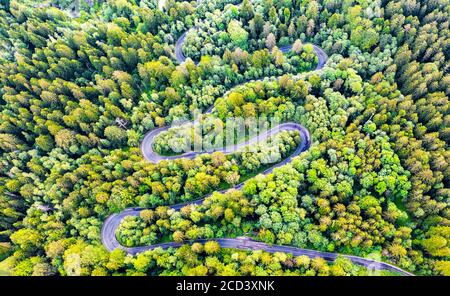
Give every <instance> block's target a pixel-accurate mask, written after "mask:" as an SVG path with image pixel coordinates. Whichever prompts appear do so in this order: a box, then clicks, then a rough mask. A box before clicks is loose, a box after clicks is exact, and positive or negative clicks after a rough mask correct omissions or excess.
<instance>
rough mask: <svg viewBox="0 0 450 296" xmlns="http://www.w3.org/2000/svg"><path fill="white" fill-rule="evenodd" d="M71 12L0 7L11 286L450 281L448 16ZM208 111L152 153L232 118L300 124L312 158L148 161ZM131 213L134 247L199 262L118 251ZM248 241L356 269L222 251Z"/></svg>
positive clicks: (317, 4) (285, 153)
mask: <svg viewBox="0 0 450 296" xmlns="http://www.w3.org/2000/svg"><path fill="white" fill-rule="evenodd" d="M70 3H71V1H65V0H48V1H32V0H11V1H10V0H2V1H0V213H1V215H0V275H1V274H9V275H17V276H39V275H45V276H50V275H311V276H314V275H326V276H328V275H329V276H343V275H349V276H358V275H370V274H371V272H372V271H371V270H370V269H368V268H365V267H364V266H361V265H358V264H354V263H353V262H352V261H351V260H349V259H348V258H347V257H345V255H355V256H360V257H364V258H366V257H367V258H369V257H370V258H373V257H375V258H377V260H378V261H383V262H386V263H389V264H392V265H394V266H397V267H398V268H401V269H402V270H405V271H407V272H409V273H412V274H415V275H444V276H445V275H446V276H449V275H450V208H449V202H450V199H449V197H450V186H449V185H450V182H449V181H450V166H449V163H450V150H449V148H448V145H449V141H450V104H449V100H448V98H449V94H450V73H449V66H450V63H449V56H450V31H449V21H450V20H449V18H448V15H449V14H450V3H449V2H448V0H408V1H405V0H402V1H390V0H375V1H373V0H282V1H275V0H251V1H250V0H244V1H241V0H208V1H179V0H167V1H166V2H165V6H164V7H162V8H161V7H160V6H159V3H158V1H156V0H128V1H127V0H80V11H79V13H78V15H74V14H73V13H71V12H70ZM184 33H186V35H185V39H184V43H183V44H182V46H181V48H182V52H183V53H184V55H185V57H186V60H185V61H183V62H181V63H180V61H179V59H178V58H177V41H178V40H179V38H180V37H181V36H182V35H183V34H184ZM314 46H318V47H320V48H321V49H322V50H323V51H324V52H325V53H326V54H327V56H328V60H327V61H326V64H325V66H323V67H322V68H320V69H318V67H319V66H321V65H320V63H319V62H320V60H319V57H318V55H317V52H316V50H315V47H314ZM210 107H212V109H210V110H211V112H209V113H207V114H205V116H204V118H203V119H202V128H201V129H199V130H198V129H197V130H195V129H194V128H193V125H192V124H183V125H178V126H175V127H172V128H169V129H168V130H167V131H165V132H162V133H160V134H159V135H158V136H157V137H155V140H154V143H153V145H152V149H153V150H154V152H156V153H158V154H160V155H179V154H180V153H182V151H184V150H186V149H191V147H190V144H193V143H195V142H196V139H197V138H199V137H200V138H203V139H205V138H206V140H211V139H208V138H207V136H208V134H210V132H211V130H212V129H214V127H217V126H219V127H226V125H228V124H229V122H228V121H227V119H229V118H232V117H233V118H234V117H239V118H243V119H244V122H243V123H242V126H243V127H245V128H247V129H251V128H252V127H251V126H250V124H249V123H248V122H249V121H246V119H250V118H255V117H257V118H265V119H274V120H276V121H277V122H280V123H286V122H293V123H297V124H300V125H301V126H303V127H305V129H307V130H308V131H309V135H310V137H311V144H310V146H309V147H308V149H305V150H304V151H302V152H301V153H300V154H298V155H295V156H294V157H290V156H291V155H293V153H294V151H295V150H296V149H297V147H299V145H306V144H305V141H304V138H302V135H301V134H299V133H298V132H297V131H282V132H280V133H278V134H277V135H274V136H273V137H271V138H268V139H266V140H265V141H262V142H260V143H258V144H257V145H252V146H249V147H245V148H243V149H241V150H239V151H235V152H233V153H229V154H226V153H222V152H212V153H204V154H201V155H198V156H196V157H194V158H177V159H174V160H163V161H160V162H158V163H152V162H151V161H148V160H147V159H145V158H144V157H143V155H142V151H141V142H142V140H143V138H144V137H145V135H146V134H147V133H148V132H150V131H152V130H155V129H158V128H162V127H165V126H170V125H172V124H175V123H177V122H184V121H186V120H192V116H193V112H194V110H200V111H203V112H205V113H206V111H207V110H208V109H209V108H210ZM257 130H258V129H257ZM186 137H187V138H190V139H191V141H190V143H189V145H188V144H186V143H185V142H183V139H185V138H186ZM214 140H215V141H217V142H221V140H222V137H220V136H217V135H215V136H214ZM243 140H245V139H240V138H233V141H234V142H239V141H243ZM202 144H203V142H202ZM288 158H289V161H288V162H287V163H281V162H282V161H283V160H285V159H288ZM276 164H278V165H277V167H276V168H274V169H273V170H271V171H270V172H269V173H266V170H267V169H269V168H271V167H272V166H274V165H276ZM242 183H243V185H239V186H238V184H242ZM228 189H230V190H228ZM184 203H187V205H186V206H183V207H181V208H180V209H174V205H177V204H184ZM189 203H192V204H189ZM133 207H139V208H142V210H141V211H140V213H139V215H137V216H127V217H125V218H124V219H123V220H122V221H121V223H120V225H118V227H117V230H116V231H115V233H114V235H115V238H117V240H118V242H119V243H120V244H121V245H122V246H123V247H127V248H135V247H142V246H152V245H157V244H161V243H167V242H175V243H179V244H180V245H181V246H180V247H169V248H161V247H156V248H154V249H148V250H146V251H144V252H140V253H138V254H130V253H128V252H126V250H125V249H121V248H117V249H115V250H112V251H111V250H109V249H108V248H106V247H105V246H104V244H103V242H102V227H103V226H104V223H105V221H106V220H107V219H108V217H110V216H111V215H114V214H118V213H121V212H122V211H124V210H126V209H128V208H133ZM242 236H248V237H251V239H252V240H254V241H257V242H261V243H266V244H268V245H283V246H291V247H296V248H302V249H310V250H316V251H324V252H332V253H336V254H339V256H338V257H337V259H336V260H334V261H333V262H328V261H326V260H324V259H323V258H321V257H312V258H311V257H308V256H293V255H292V254H289V253H283V252H275V253H270V252H266V251H263V250H238V249H233V248H227V247H222V246H221V245H220V244H219V243H218V242H216V241H215V239H216V240H217V239H220V238H238V237H242ZM203 239H205V240H206V242H204V243H201V242H198V241H197V240H203ZM194 241H197V242H194ZM379 274H380V275H395V273H393V272H390V271H381V272H380V273H379Z"/></svg>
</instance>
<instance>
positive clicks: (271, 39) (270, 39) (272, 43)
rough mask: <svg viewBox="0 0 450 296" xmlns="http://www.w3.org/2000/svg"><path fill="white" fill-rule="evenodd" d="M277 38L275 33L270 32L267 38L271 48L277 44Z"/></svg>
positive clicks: (268, 45)
mask: <svg viewBox="0 0 450 296" xmlns="http://www.w3.org/2000/svg"><path fill="white" fill-rule="evenodd" d="M276 42H277V41H276V39H275V35H274V34H273V33H270V34H269V35H267V38H266V47H267V48H268V49H270V50H272V48H273V47H274V46H275V45H276Z"/></svg>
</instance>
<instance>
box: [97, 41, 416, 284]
mask: <svg viewBox="0 0 450 296" xmlns="http://www.w3.org/2000/svg"><path fill="white" fill-rule="evenodd" d="M185 38H186V32H185V33H183V34H182V35H181V36H180V38H179V39H178V40H177V42H176V45H175V54H176V59H177V61H178V62H179V63H183V62H184V61H185V60H186V57H185V56H184V54H183V51H182V45H183V42H184V40H185ZM313 47H314V51H315V52H316V54H317V56H318V64H317V67H316V69H315V70H321V69H322V68H323V67H324V65H325V64H326V62H327V60H328V56H327V54H326V53H325V52H324V51H323V50H322V49H321V48H320V47H319V46H317V45H314V44H313ZM291 48H292V45H290V46H285V47H281V48H280V50H281V51H282V52H283V53H286V52H288V51H290V50H291ZM212 109H213V107H210V108H209V109H208V110H207V112H206V113H210V112H211V111H212ZM169 128H170V127H169V126H165V127H161V128H157V129H154V130H152V131H150V132H149V133H147V134H146V135H145V136H144V139H143V141H142V143H141V150H142V154H143V156H144V158H145V159H147V160H149V161H151V162H153V163H157V162H159V161H162V160H173V159H178V158H191V159H192V158H195V157H196V156H197V155H200V154H203V153H211V151H210V152H188V153H184V154H181V155H176V156H162V155H159V154H157V153H156V152H154V151H153V149H152V146H153V145H152V143H153V140H154V138H155V137H156V136H157V135H159V134H160V133H161V132H163V131H166V130H168V129H169ZM281 130H297V131H298V132H299V133H300V137H301V143H300V144H299V146H298V147H297V148H296V150H295V151H294V153H292V154H291V156H289V157H288V158H286V159H284V160H282V161H281V162H279V163H278V164H275V165H274V166H272V167H270V168H269V169H267V170H265V171H264V172H262V174H269V173H271V172H272V171H273V170H274V169H275V168H276V167H279V166H282V165H284V164H286V163H288V162H290V161H291V160H292V158H293V157H295V156H297V155H299V154H300V153H302V152H303V151H306V150H307V149H309V147H310V145H311V139H310V135H309V132H308V130H307V129H306V128H305V127H303V126H302V125H300V124H298V123H294V122H288V123H284V124H281V125H280V126H279V127H278V129H276V130H274V129H271V130H269V131H267V132H265V133H263V134H260V135H259V136H258V137H257V138H252V139H250V140H248V141H245V142H243V143H240V144H237V145H234V146H232V147H226V148H222V149H218V150H215V151H222V152H224V153H233V152H235V151H237V150H239V149H241V148H242V147H244V146H247V145H251V144H254V143H256V142H257V141H261V140H264V139H265V138H267V137H270V136H272V135H274V133H277V132H279V131H281ZM243 184H244V183H240V184H238V185H236V186H235V187H233V189H240V188H242V186H243ZM227 190H229V189H226V190H221V191H219V192H221V193H223V192H225V191H227ZM210 195H211V194H208V195H206V196H204V197H203V198H201V199H198V200H194V201H190V202H187V203H182V204H177V205H172V206H170V207H171V208H172V209H174V210H180V209H181V208H182V207H184V206H187V205H189V204H201V203H202V202H203V201H204V200H205V198H207V197H208V196H210ZM142 210H143V208H139V207H134V208H128V209H125V210H123V211H122V212H120V213H118V214H113V215H111V216H109V217H108V218H107V219H106V220H105V222H104V224H103V227H102V231H101V238H102V243H103V245H104V246H105V247H106V248H107V249H108V250H109V251H112V250H114V249H117V248H120V249H122V250H124V251H126V252H127V253H129V254H133V255H135V254H138V253H140V252H144V251H147V250H152V249H155V248H159V247H160V248H163V249H167V248H177V247H180V246H181V245H182V244H179V243H175V242H170V243H163V244H155V245H150V246H140V247H132V248H127V247H124V246H122V245H121V244H120V243H119V241H118V240H117V238H116V235H115V234H116V230H117V228H118V227H119V225H120V222H121V221H122V220H123V219H124V218H125V217H127V216H139V213H140V211H142ZM213 240H214V241H216V242H218V243H219V244H220V246H221V247H222V248H234V249H241V250H264V251H266V252H271V253H275V252H284V253H291V254H293V255H294V256H300V255H306V256H308V257H310V258H314V257H321V258H323V259H325V260H326V261H329V262H331V261H334V260H335V259H336V257H337V256H339V255H341V256H343V257H346V258H348V259H350V260H351V261H352V262H353V263H355V264H359V265H362V266H365V267H366V268H369V269H370V270H389V271H392V272H397V273H399V274H401V275H406V276H409V275H413V274H411V273H409V272H407V271H404V270H402V269H400V268H398V267H396V266H394V265H392V264H388V263H386V262H381V261H375V260H372V259H368V258H363V257H358V256H353V255H345V254H338V253H328V252H320V251H316V250H309V249H303V248H297V247H291V246H279V245H268V244H265V243H262V242H257V241H254V240H252V239H250V238H248V237H240V238H216V239H213ZM206 241H208V240H206V239H199V240H194V241H188V242H185V243H194V242H201V243H204V242H206Z"/></svg>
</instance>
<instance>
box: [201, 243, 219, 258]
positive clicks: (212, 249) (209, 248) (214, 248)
mask: <svg viewBox="0 0 450 296" xmlns="http://www.w3.org/2000/svg"><path fill="white" fill-rule="evenodd" d="M204 248H205V252H206V254H208V255H214V254H217V253H218V252H219V251H220V245H219V243H218V242H216V241H207V242H206V243H205V244H204Z"/></svg>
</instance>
